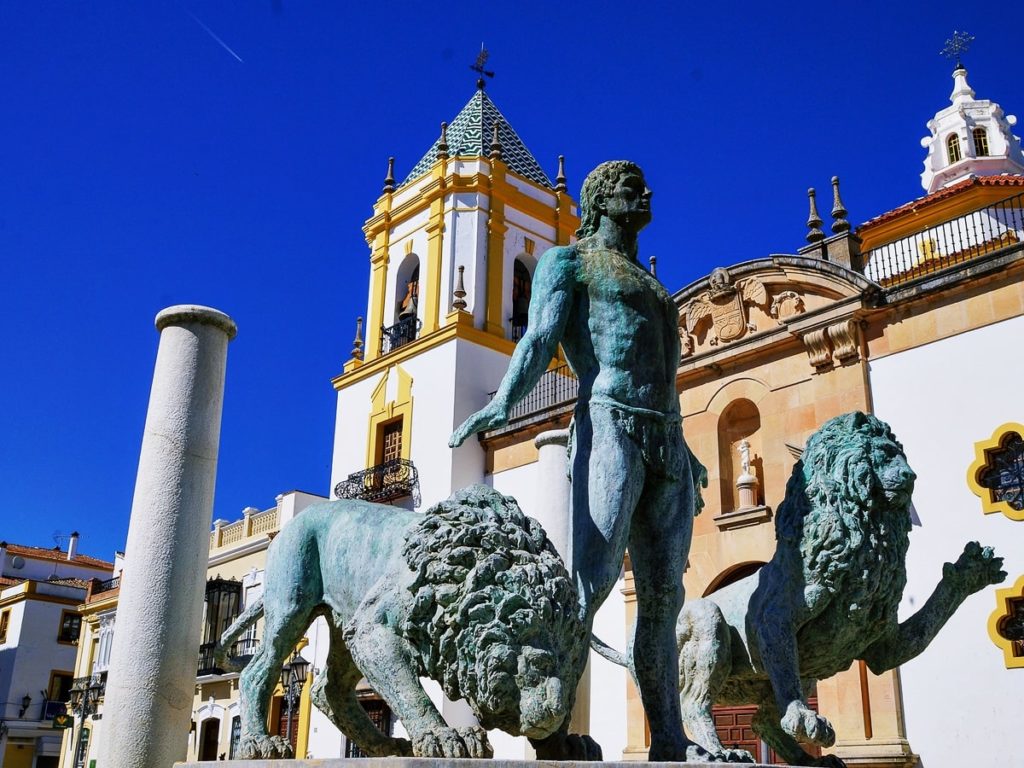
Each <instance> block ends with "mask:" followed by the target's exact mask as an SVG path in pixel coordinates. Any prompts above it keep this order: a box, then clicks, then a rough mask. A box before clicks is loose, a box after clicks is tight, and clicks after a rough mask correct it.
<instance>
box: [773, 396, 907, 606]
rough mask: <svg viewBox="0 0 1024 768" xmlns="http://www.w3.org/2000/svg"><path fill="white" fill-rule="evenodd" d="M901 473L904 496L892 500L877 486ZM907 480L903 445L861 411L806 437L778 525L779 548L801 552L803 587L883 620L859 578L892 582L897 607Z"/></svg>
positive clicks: (904, 545)
mask: <svg viewBox="0 0 1024 768" xmlns="http://www.w3.org/2000/svg"><path fill="white" fill-rule="evenodd" d="M901 467H902V468H905V469H906V472H907V473H909V474H908V475H907V476H906V478H905V480H904V482H903V488H902V490H903V493H902V494H901V496H900V497H899V498H898V499H897V500H896V501H891V500H890V499H889V498H888V497H887V496H886V493H885V488H884V487H883V479H884V478H885V475H886V473H891V472H893V471H898V470H899V469H900V468H901ZM913 480H914V475H913V473H912V472H910V470H909V467H906V462H905V457H904V454H903V446H902V445H900V443H899V442H898V441H897V440H896V438H895V437H894V436H893V434H892V431H891V430H890V429H889V426H888V425H887V424H886V423H885V422H883V421H881V420H879V419H878V418H876V417H874V416H872V415H870V414H866V413H860V412H854V413H847V414H844V415H842V416H837V417H835V418H833V419H831V420H830V421H828V422H826V423H825V424H824V425H823V426H822V427H821V429H819V430H818V431H817V432H815V433H814V434H813V435H811V437H810V439H809V440H808V441H807V447H806V449H805V450H804V454H803V456H802V457H801V460H800V461H798V462H797V463H796V466H795V467H793V473H792V475H791V476H790V479H789V482H788V484H787V486H786V498H785V500H784V501H783V502H782V504H780V505H779V510H778V516H777V518H776V537H777V538H778V542H779V549H780V550H783V549H786V550H788V551H789V552H791V553H793V554H794V555H795V554H796V552H797V551H798V552H799V557H800V558H801V560H802V563H803V572H804V580H805V584H807V585H808V587H809V588H811V589H819V590H820V589H825V590H827V591H828V592H830V593H832V594H841V595H842V598H843V601H844V602H845V603H847V605H848V606H849V608H850V610H857V608H858V606H860V607H867V606H868V605H870V606H871V608H872V610H874V611H877V612H879V614H880V615H881V612H882V611H883V609H884V606H883V605H882V604H880V603H879V602H878V601H877V600H871V599H865V598H866V596H867V595H870V594H871V593H872V590H873V589H874V587H875V585H873V584H867V583H865V581H864V579H863V578H862V574H864V573H871V574H873V575H874V576H876V577H883V578H885V579H887V580H891V581H890V588H889V589H887V591H888V592H890V593H891V594H892V595H895V596H896V597H895V599H896V600H897V601H898V599H899V595H900V594H902V592H903V587H904V586H905V583H906V568H905V566H904V560H905V557H906V552H907V547H908V546H909V542H910V540H909V533H910V526H911V521H910V511H909V504H910V494H911V493H912V491H913Z"/></svg>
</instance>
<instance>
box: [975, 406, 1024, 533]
mask: <svg viewBox="0 0 1024 768" xmlns="http://www.w3.org/2000/svg"><path fill="white" fill-rule="evenodd" d="M967 485H968V486H969V487H970V489H971V491H972V492H973V493H974V494H975V495H976V496H978V497H979V498H980V499H981V506H982V511H983V512H984V513H985V514H986V515H990V514H993V513H994V512H1001V513H1003V514H1004V515H1006V516H1007V517H1008V518H1010V519H1011V520H1018V521H1020V520H1024V426H1021V425H1020V424H1016V423H1013V422H1009V423H1007V424H1003V425H1002V426H1001V427H999V428H998V429H996V431H995V432H993V433H992V437H991V438H990V439H989V440H983V441H981V442H979V443H975V444H974V463H972V464H971V466H970V468H969V469H968V470H967Z"/></svg>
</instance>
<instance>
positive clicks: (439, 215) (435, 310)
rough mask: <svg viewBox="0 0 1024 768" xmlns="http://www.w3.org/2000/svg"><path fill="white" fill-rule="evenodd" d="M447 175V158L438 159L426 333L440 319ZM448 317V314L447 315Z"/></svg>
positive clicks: (429, 225)
mask: <svg viewBox="0 0 1024 768" xmlns="http://www.w3.org/2000/svg"><path fill="white" fill-rule="evenodd" d="M447 172H448V159H447V158H446V157H442V158H439V159H438V161H437V162H436V163H435V164H434V168H433V174H434V181H433V182H432V184H431V186H436V187H437V188H438V192H439V194H435V195H433V196H432V199H431V201H430V220H429V222H428V223H427V228H426V229H427V270H426V271H427V274H426V278H427V282H426V287H425V290H424V289H423V288H421V289H420V296H421V297H422V298H423V334H424V335H426V334H428V333H431V332H432V331H435V330H437V328H438V327H439V324H440V319H441V314H440V313H441V267H442V261H443V259H442V253H443V245H444V241H443V238H444V204H445V194H444V192H445V189H446V188H447V184H446V180H445V175H446V174H447ZM446 314H447V313H446Z"/></svg>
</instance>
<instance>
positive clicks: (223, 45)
mask: <svg viewBox="0 0 1024 768" xmlns="http://www.w3.org/2000/svg"><path fill="white" fill-rule="evenodd" d="M185 13H187V14H188V15H189V16H191V17H192V20H193V21H195V23H196V24H198V25H199V26H200V27H202V28H203V31H204V32H205V33H206V34H208V35H209V36H210V37H212V38H213V39H214V40H216V41H217V43H218V44H219V45H220V47H221V48H223V49H224V50H225V51H227V52H228V53H230V54H231V55H232V56H234V57H235V58H236V59H237V60H238V62H239V63H240V64H245V62H244V61H243V60H242V57H241V56H239V55H238V54H237V53H235V52H234V51H232V50H231V46H230V45H228V44H227V43H225V42H224V41H223V40H221V39H220V38H219V37H217V33H216V32H214V31H213V30H212V29H210V28H209V27H208V26H206V25H205V24H203V22H202V21H201V20H200V18H199V17H198V16H196V15H195V14H194V13H192V11H189V10H186V11H185Z"/></svg>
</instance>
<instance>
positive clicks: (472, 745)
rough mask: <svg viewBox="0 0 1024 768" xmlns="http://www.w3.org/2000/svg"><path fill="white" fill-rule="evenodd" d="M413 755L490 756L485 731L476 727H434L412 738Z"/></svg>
mask: <svg viewBox="0 0 1024 768" xmlns="http://www.w3.org/2000/svg"><path fill="white" fill-rule="evenodd" d="M412 753H413V755H414V756H415V757H491V756H492V755H493V754H494V751H493V750H492V749H491V744H490V742H489V741H488V740H487V733H486V732H485V731H484V730H483V729H482V728H478V727H471V728H448V727H444V728H434V729H432V730H429V731H426V732H425V733H423V734H421V735H420V736H419V737H418V738H414V739H413V742H412Z"/></svg>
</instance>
